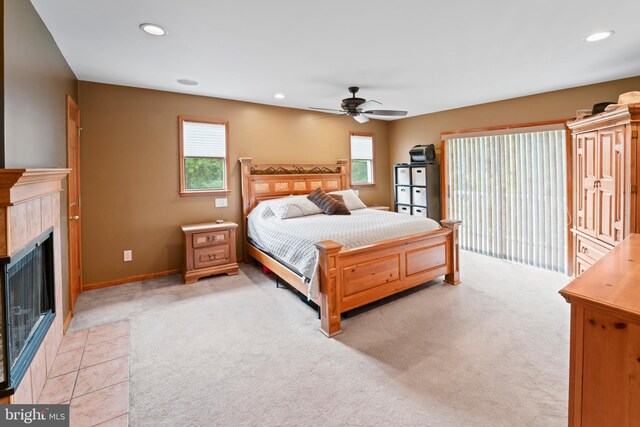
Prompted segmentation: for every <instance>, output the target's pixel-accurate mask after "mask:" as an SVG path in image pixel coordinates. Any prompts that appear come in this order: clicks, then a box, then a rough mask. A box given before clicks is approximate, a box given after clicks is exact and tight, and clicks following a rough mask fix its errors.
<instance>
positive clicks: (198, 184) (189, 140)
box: [178, 117, 229, 196]
mask: <svg viewBox="0 0 640 427" xmlns="http://www.w3.org/2000/svg"><path fill="white" fill-rule="evenodd" d="M178 121H179V127H180V194H181V195H183V196H194V195H208V194H212V193H220V192H228V190H229V187H228V181H229V179H228V177H229V162H228V158H227V151H228V142H229V141H228V135H229V130H228V123H227V122H219V121H214V120H206V119H192V118H186V117H180V118H179V120H178Z"/></svg>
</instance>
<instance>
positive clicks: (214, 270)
mask: <svg viewBox="0 0 640 427" xmlns="http://www.w3.org/2000/svg"><path fill="white" fill-rule="evenodd" d="M181 228H182V247H183V250H184V259H183V262H182V278H183V279H184V283H185V284H188V283H195V282H197V281H198V279H199V278H201V277H206V276H212V275H214V274H223V273H226V274H227V275H229V276H231V275H233V274H238V264H237V263H236V228H238V224H236V223H233V222H230V221H225V222H223V223H222V224H216V223H215V222H211V223H206V224H194V225H183V226H182V227H181Z"/></svg>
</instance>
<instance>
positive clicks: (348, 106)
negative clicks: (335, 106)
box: [342, 97, 366, 114]
mask: <svg viewBox="0 0 640 427" xmlns="http://www.w3.org/2000/svg"><path fill="white" fill-rule="evenodd" d="M365 101H366V100H365V99H363V98H356V97H353V98H345V99H343V100H342V109H343V110H346V111H347V112H348V113H349V114H357V113H358V107H359V106H360V105H361V104H364V103H365Z"/></svg>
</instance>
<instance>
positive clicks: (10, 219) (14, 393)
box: [0, 169, 69, 403]
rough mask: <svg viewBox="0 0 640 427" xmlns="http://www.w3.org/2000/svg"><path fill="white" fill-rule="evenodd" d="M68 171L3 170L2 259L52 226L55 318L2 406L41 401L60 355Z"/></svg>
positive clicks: (0, 174) (0, 209)
mask: <svg viewBox="0 0 640 427" xmlns="http://www.w3.org/2000/svg"><path fill="white" fill-rule="evenodd" d="M68 173H69V170H68V169H0V257H9V256H11V255H12V254H16V253H17V252H18V251H20V250H21V249H23V248H24V247H25V246H26V245H27V244H28V243H29V242H31V241H32V240H34V239H35V238H36V237H38V236H40V235H41V234H43V233H44V232H45V231H47V230H48V229H50V228H53V252H54V259H53V263H54V293H55V313H56V315H55V319H54V321H53V323H52V324H51V326H50V327H49V330H48V331H47V334H46V335H45V337H44V340H43V341H42V343H41V344H40V346H39V348H38V349H37V351H36V353H35V356H34V357H33V359H32V361H31V363H30V365H29V367H28V368H27V370H26V373H25V375H24V377H23V378H22V380H21V381H20V383H19V384H17V385H16V384H13V386H16V387H15V389H14V390H11V389H8V390H5V393H4V395H3V396H1V397H0V403H32V402H37V401H38V398H39V397H40V394H41V392H42V389H43V387H44V385H45V381H46V379H47V373H48V372H49V371H50V370H51V369H52V368H53V366H54V361H55V356H56V354H57V353H58V349H59V346H60V342H61V340H62V335H63V333H64V331H63V329H64V327H63V324H64V318H65V316H66V313H63V312H62V273H61V268H62V258H61V233H60V220H61V218H60V192H61V191H62V181H63V179H64V178H65V177H66V176H67V174H68Z"/></svg>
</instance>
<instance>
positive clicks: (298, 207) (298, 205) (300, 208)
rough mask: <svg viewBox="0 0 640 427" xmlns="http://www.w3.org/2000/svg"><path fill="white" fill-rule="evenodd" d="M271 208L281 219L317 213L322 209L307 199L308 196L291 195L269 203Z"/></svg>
mask: <svg viewBox="0 0 640 427" xmlns="http://www.w3.org/2000/svg"><path fill="white" fill-rule="evenodd" d="M269 208H271V212H273V214H274V215H275V216H277V217H278V218H280V219H287V218H297V217H300V216H307V215H317V214H321V213H322V209H320V208H319V207H317V206H316V205H315V203H313V202H312V201H311V200H309V199H307V196H289V197H285V198H283V199H278V200H274V201H272V202H270V203H269Z"/></svg>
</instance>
